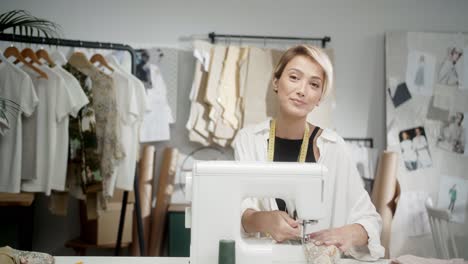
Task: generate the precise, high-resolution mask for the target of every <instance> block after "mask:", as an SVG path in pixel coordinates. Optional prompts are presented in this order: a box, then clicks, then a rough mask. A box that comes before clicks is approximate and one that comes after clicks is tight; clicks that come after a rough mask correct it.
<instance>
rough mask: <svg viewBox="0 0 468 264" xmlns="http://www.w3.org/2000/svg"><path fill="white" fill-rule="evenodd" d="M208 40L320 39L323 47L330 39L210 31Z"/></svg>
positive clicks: (212, 41) (326, 37)
mask: <svg viewBox="0 0 468 264" xmlns="http://www.w3.org/2000/svg"><path fill="white" fill-rule="evenodd" d="M208 37H209V38H210V41H211V43H212V44H214V43H215V42H216V38H224V39H232V38H234V39H241V40H242V39H263V40H267V39H274V40H303V41H320V42H321V43H322V48H325V47H326V45H327V42H330V41H331V38H330V37H328V36H325V37H323V38H310V37H282V36H254V35H231V34H216V33H215V32H211V33H209V34H208Z"/></svg>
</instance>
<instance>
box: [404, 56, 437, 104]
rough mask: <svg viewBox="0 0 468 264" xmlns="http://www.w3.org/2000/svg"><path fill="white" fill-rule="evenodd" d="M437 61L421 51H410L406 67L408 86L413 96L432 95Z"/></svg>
mask: <svg viewBox="0 0 468 264" xmlns="http://www.w3.org/2000/svg"><path fill="white" fill-rule="evenodd" d="M435 64H436V59H435V57H434V56H432V55H431V54H428V53H424V52H421V51H415V50H414V51H410V52H409V54H408V61H407V66H406V85H407V86H408V88H409V90H410V91H411V93H412V94H421V95H426V96H431V95H432V90H433V84H434V72H435Z"/></svg>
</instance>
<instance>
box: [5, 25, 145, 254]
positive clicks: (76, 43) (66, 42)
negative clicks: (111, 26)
mask: <svg viewBox="0 0 468 264" xmlns="http://www.w3.org/2000/svg"><path fill="white" fill-rule="evenodd" d="M0 41H8V42H19V43H29V44H39V45H49V46H65V47H81V48H90V49H110V50H123V51H128V52H129V53H130V56H131V58H132V74H135V72H136V64H135V58H136V53H135V50H134V49H133V48H132V47H131V46H129V45H124V44H116V43H105V42H91V41H81V40H70V39H58V38H44V37H29V36H21V35H14V34H1V33H0ZM133 186H134V189H135V191H134V193H135V210H136V216H137V229H138V242H139V245H140V254H141V255H144V252H145V250H144V248H145V245H144V239H143V224H142V223H143V222H142V219H141V207H140V195H139V192H138V173H137V170H135V180H134V182H133ZM127 201H128V191H124V194H123V198H122V210H121V212H120V222H119V230H118V234H117V242H116V247H115V252H114V254H115V255H116V256H118V255H119V253H120V247H121V245H122V232H123V227H124V224H125V213H126V210H127Z"/></svg>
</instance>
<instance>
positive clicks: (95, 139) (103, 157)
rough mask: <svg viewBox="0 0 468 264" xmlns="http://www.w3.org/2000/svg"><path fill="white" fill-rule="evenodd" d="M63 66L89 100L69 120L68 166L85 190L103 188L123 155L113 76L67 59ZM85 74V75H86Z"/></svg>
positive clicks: (104, 191)
mask: <svg viewBox="0 0 468 264" xmlns="http://www.w3.org/2000/svg"><path fill="white" fill-rule="evenodd" d="M65 69H66V70H67V71H69V72H70V73H72V74H73V76H75V77H76V78H77V79H78V80H79V81H80V84H81V86H82V88H83V90H84V92H85V94H86V95H87V97H88V99H89V101H90V104H88V105H87V106H86V107H84V108H83V109H82V110H81V111H80V112H79V114H78V118H77V119H72V120H71V121H70V155H69V160H70V161H69V170H71V173H72V175H74V178H75V179H80V183H81V185H82V186H83V188H84V189H85V190H89V189H90V188H93V189H94V188H97V189H94V190H96V191H97V190H99V185H100V186H101V188H104V190H103V193H104V196H108V191H107V189H106V188H107V185H106V184H105V183H103V182H102V181H107V180H109V179H110V177H111V176H112V174H113V173H114V169H115V166H116V163H117V162H118V161H120V160H122V159H123V158H124V156H125V153H124V152H123V147H122V143H121V141H120V136H119V131H118V122H119V118H118V109H117V100H116V93H115V88H114V84H113V80H112V78H111V77H110V76H107V75H106V74H104V73H102V72H101V71H99V70H98V69H97V68H96V67H94V66H92V65H91V66H83V65H80V64H79V63H75V62H74V61H69V62H68V64H67V65H65ZM88 77H89V78H88Z"/></svg>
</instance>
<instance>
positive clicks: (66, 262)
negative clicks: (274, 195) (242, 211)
mask: <svg viewBox="0 0 468 264" xmlns="http://www.w3.org/2000/svg"><path fill="white" fill-rule="evenodd" d="M80 262H81V263H80ZM107 263H112V264H188V263H189V258H167V257H55V264H107ZM361 263H367V264H368V263H375V264H389V263H390V261H389V260H385V259H381V260H379V261H376V262H362V261H357V260H353V259H342V260H340V264H361Z"/></svg>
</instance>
